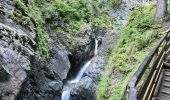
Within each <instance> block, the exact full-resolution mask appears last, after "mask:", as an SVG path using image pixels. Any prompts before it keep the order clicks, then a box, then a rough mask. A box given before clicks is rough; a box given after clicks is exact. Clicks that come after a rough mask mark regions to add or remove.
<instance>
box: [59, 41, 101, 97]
mask: <svg viewBox="0 0 170 100" xmlns="http://www.w3.org/2000/svg"><path fill="white" fill-rule="evenodd" d="M97 54H98V40H97V39H95V48H94V56H96V55H97ZM92 59H93V58H91V59H90V60H88V61H87V62H86V63H85V64H84V65H83V66H82V68H81V69H80V71H79V72H78V74H77V75H76V77H75V78H74V79H72V80H68V82H67V84H66V85H65V86H64V89H63V92H62V96H61V100H70V92H71V91H70V86H71V85H72V84H75V83H78V82H79V81H80V80H81V78H82V76H83V74H84V72H85V71H86V69H87V68H88V67H89V65H90V64H91V62H92Z"/></svg>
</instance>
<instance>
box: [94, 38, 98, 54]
mask: <svg viewBox="0 0 170 100" xmlns="http://www.w3.org/2000/svg"><path fill="white" fill-rule="evenodd" d="M97 48H98V40H96V39H95V49H94V55H97V53H98V49H97Z"/></svg>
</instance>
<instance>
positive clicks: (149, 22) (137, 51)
mask: <svg viewBox="0 0 170 100" xmlns="http://www.w3.org/2000/svg"><path fill="white" fill-rule="evenodd" d="M155 8H156V7H155V5H150V6H141V7H138V8H136V9H135V10H134V11H133V13H132V14H131V16H130V18H129V21H128V23H127V25H126V26H125V27H124V28H123V29H122V30H121V36H120V39H119V41H118V43H117V46H116V48H115V50H114V51H113V53H112V54H109V55H108V56H109V58H108V63H107V65H106V67H105V71H104V73H107V74H104V75H103V77H104V78H101V81H100V83H99V86H98V89H97V98H98V100H104V99H108V100H121V99H122V97H123V93H124V89H125V87H126V85H127V83H128V80H129V79H130V78H131V76H132V75H133V74H134V72H135V71H136V70H137V68H138V67H139V65H140V64H141V63H142V61H143V60H144V58H145V57H146V55H147V54H148V52H149V50H150V48H151V47H153V46H154V44H155V41H156V40H157V39H158V38H159V37H160V36H161V33H160V31H161V30H159V29H158V30H156V29H155V28H156V26H157V25H155V24H154V21H153V20H154V13H155ZM155 31H157V32H158V33H160V34H156V33H155ZM115 69H116V70H118V72H114V70H115ZM115 73H116V74H120V75H121V77H120V78H119V81H120V82H118V83H116V84H113V82H112V81H113V80H112V78H113V77H114V74H115ZM106 82H107V83H106ZM103 84H104V85H103Z"/></svg>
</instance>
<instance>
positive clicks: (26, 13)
mask: <svg viewBox="0 0 170 100" xmlns="http://www.w3.org/2000/svg"><path fill="white" fill-rule="evenodd" d="M120 3H121V0H31V1H28V2H27V1H25V0H16V5H15V6H16V8H17V9H19V10H20V11H21V13H22V14H20V12H19V14H18V15H19V16H20V15H22V16H23V17H22V16H21V18H23V20H22V19H19V18H18V16H15V15H10V18H11V19H13V20H14V21H17V22H19V23H21V25H29V21H34V23H35V24H36V31H37V33H38V37H39V51H40V52H41V54H42V55H43V56H45V57H48V56H49V49H48V45H49V40H48V36H49V35H50V34H53V35H58V34H63V33H67V34H70V36H71V38H70V39H72V38H75V37H79V36H82V35H83V34H82V33H83V32H82V30H83V29H84V27H85V26H84V25H86V24H89V25H94V26H99V27H105V28H111V27H112V24H111V23H110V21H111V18H110V17H109V16H108V14H107V11H108V9H104V8H111V9H112V8H114V7H117V6H118V5H119V4H120ZM106 6H107V7H106ZM28 17H29V18H30V20H29V19H27V18H28ZM24 20H26V21H24ZM22 21H24V22H22ZM47 26H48V28H50V31H47Z"/></svg>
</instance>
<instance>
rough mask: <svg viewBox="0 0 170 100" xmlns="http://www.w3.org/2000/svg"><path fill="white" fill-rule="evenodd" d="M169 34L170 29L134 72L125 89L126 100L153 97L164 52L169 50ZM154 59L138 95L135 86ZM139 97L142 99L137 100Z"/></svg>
mask: <svg viewBox="0 0 170 100" xmlns="http://www.w3.org/2000/svg"><path fill="white" fill-rule="evenodd" d="M169 32H170V28H169V29H168V30H167V31H165V34H164V35H163V36H162V38H161V39H160V40H159V41H158V43H157V45H156V46H155V47H154V48H153V49H152V50H151V51H150V52H149V54H148V56H147V57H146V58H145V60H144V61H143V63H142V64H141V65H140V66H139V68H138V70H137V71H136V72H135V74H134V75H133V77H132V78H131V80H130V81H129V83H128V85H127V88H126V92H125V95H126V96H127V99H128V100H138V99H142V98H145V99H146V97H147V98H148V100H149V98H150V97H151V95H153V89H154V88H155V87H156V83H157V81H158V78H157V77H159V75H160V71H161V70H162V63H163V61H164V58H165V52H166V50H167V49H168V48H169V45H168V42H169V38H170V36H169V34H168V33H169ZM163 43H164V44H163ZM162 44H163V47H162V48H161V45H162ZM159 49H160V52H158V51H159ZM154 58H156V59H155V61H154V62H153V64H152V65H151V66H152V67H151V69H150V72H149V75H148V77H146V80H145V82H144V83H143V85H142V86H141V88H140V93H139V92H138V91H137V88H136V86H137V84H138V83H139V81H140V80H141V77H142V76H143V74H144V73H145V71H146V69H147V68H148V66H149V65H150V63H151V61H152V60H153V59H154ZM155 73H156V74H158V75H155V76H153V74H155ZM149 78H150V79H149ZM149 80H150V81H149ZM147 85H148V86H147ZM152 85H153V86H152ZM149 86H150V87H151V88H152V89H151V88H150V87H149ZM148 91H150V92H151V93H148V94H147V92H148ZM139 97H142V98H139Z"/></svg>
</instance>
